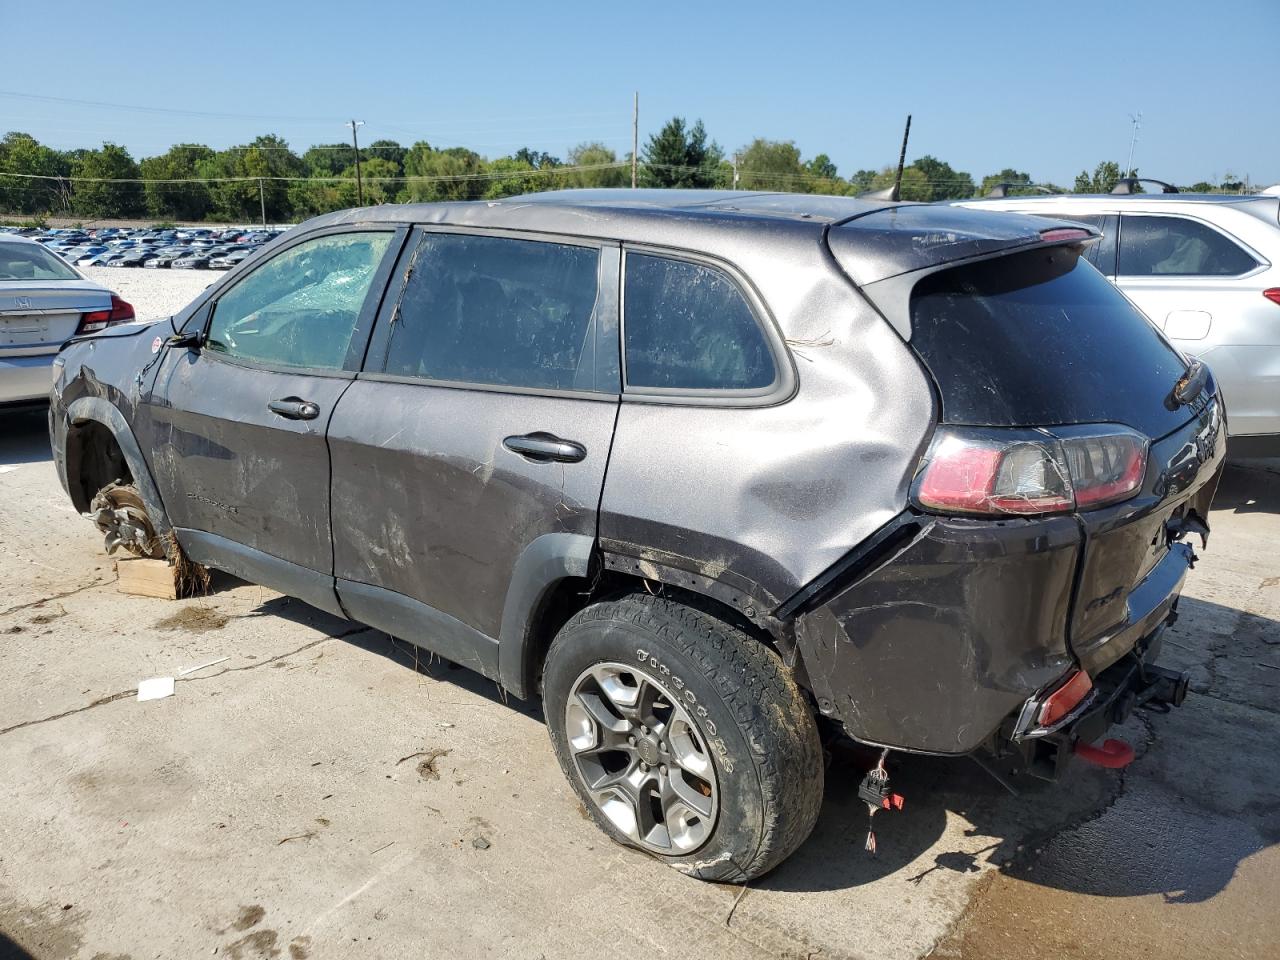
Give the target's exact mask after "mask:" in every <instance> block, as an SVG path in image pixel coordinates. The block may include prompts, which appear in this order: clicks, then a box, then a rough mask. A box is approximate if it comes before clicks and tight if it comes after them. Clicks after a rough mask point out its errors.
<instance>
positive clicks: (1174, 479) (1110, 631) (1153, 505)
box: [1069, 398, 1227, 674]
mask: <svg viewBox="0 0 1280 960" xmlns="http://www.w3.org/2000/svg"><path fill="white" fill-rule="evenodd" d="M1183 409H1184V412H1186V413H1187V414H1189V415H1190V419H1189V420H1188V421H1187V422H1186V423H1185V424H1184V425H1183V426H1182V427H1180V428H1179V429H1177V430H1175V431H1174V432H1172V433H1170V434H1168V435H1167V436H1165V437H1163V438H1162V439H1160V440H1157V441H1155V442H1154V443H1152V445H1151V452H1150V457H1149V459H1148V465H1147V474H1146V477H1145V478H1144V480H1143V485H1142V491H1141V492H1140V493H1139V495H1138V496H1136V497H1134V498H1133V499H1131V500H1126V501H1125V502H1123V503H1120V504H1117V505H1115V506H1114V507H1107V508H1103V509H1100V510H1090V511H1084V512H1082V513H1080V514H1078V517H1079V519H1080V523H1081V526H1082V528H1083V532H1084V537H1085V546H1084V552H1083V557H1082V560H1081V565H1080V574H1079V578H1078V580H1077V587H1076V597H1075V602H1074V604H1073V608H1072V615H1071V626H1070V630H1069V636H1070V642H1071V649H1072V652H1073V653H1074V654H1075V655H1076V657H1077V658H1078V659H1079V660H1080V663H1081V665H1082V666H1083V667H1084V668H1085V669H1086V670H1087V671H1088V672H1089V673H1090V674H1095V673H1097V672H1098V671H1100V670H1103V669H1105V668H1106V667H1107V666H1109V665H1110V664H1112V663H1114V662H1115V661H1116V660H1117V659H1119V658H1120V657H1121V656H1123V655H1124V654H1125V653H1127V652H1128V651H1129V650H1130V649H1132V647H1133V645H1134V643H1136V642H1137V641H1138V640H1139V639H1141V638H1142V637H1144V636H1146V635H1147V634H1148V633H1150V632H1151V630H1153V629H1154V628H1155V627H1156V625H1157V624H1159V623H1160V622H1161V621H1162V620H1164V619H1165V617H1166V616H1167V615H1168V613H1169V611H1170V610H1171V609H1172V608H1173V605H1174V603H1175V601H1176V599H1177V594H1178V591H1179V590H1180V589H1181V586H1182V581H1183V579H1184V577H1185V576H1186V572H1187V570H1188V569H1189V568H1190V565H1191V562H1192V561H1193V560H1194V554H1193V553H1192V552H1191V547H1190V545H1189V543H1177V542H1175V540H1176V538H1177V537H1179V536H1185V535H1186V534H1190V533H1194V532H1197V531H1199V530H1200V529H1201V526H1200V525H1203V529H1204V530H1205V531H1206V532H1207V519H1208V516H1209V504H1210V502H1211V501H1212V500H1213V494H1214V492H1215V490H1216V489H1217V485H1218V477H1219V475H1220V473H1221V467H1222V463H1223V460H1224V458H1225V456H1226V442H1227V437H1226V430H1225V428H1224V425H1223V418H1222V412H1221V405H1220V403H1219V401H1218V400H1217V399H1216V398H1215V399H1212V400H1208V401H1197V403H1196V405H1195V407H1194V409H1193V408H1183ZM1192 539H1196V538H1192Z"/></svg>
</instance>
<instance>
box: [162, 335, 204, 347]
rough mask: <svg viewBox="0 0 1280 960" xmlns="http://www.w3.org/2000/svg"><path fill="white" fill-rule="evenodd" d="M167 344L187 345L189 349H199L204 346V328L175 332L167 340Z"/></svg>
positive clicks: (174, 345) (171, 345)
mask: <svg viewBox="0 0 1280 960" xmlns="http://www.w3.org/2000/svg"><path fill="white" fill-rule="evenodd" d="M165 346H169V347H186V348H187V349H188V350H199V349H200V348H201V347H202V346H204V332H203V331H202V330H190V331H187V332H186V333H175V334H174V335H173V336H172V337H170V338H169V339H168V340H166V341H165Z"/></svg>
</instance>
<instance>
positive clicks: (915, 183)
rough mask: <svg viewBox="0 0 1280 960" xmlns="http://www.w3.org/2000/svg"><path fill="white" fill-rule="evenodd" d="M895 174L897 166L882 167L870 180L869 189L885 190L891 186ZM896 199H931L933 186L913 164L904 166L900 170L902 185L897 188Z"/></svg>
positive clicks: (896, 174)
mask: <svg viewBox="0 0 1280 960" xmlns="http://www.w3.org/2000/svg"><path fill="white" fill-rule="evenodd" d="M897 176H898V168H897V167H884V168H883V169H882V170H881V171H880V172H879V173H877V174H876V175H875V179H873V180H872V181H871V189H872V190H887V189H888V188H889V187H892V186H893V182H894V180H896V179H897ZM898 199H899V200H917V201H920V202H923V203H928V202H929V201H930V200H932V199H933V188H932V187H930V186H929V181H928V180H926V179H925V176H924V174H923V173H922V172H921V171H920V170H918V169H917V168H916V167H915V166H914V165H912V166H910V167H904V168H903V170H902V186H901V188H900V189H899V190H898Z"/></svg>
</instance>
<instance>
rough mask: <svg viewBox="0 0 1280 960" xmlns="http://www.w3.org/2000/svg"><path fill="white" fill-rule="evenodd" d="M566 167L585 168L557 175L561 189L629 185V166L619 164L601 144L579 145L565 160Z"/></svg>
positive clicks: (613, 155) (613, 154) (615, 157)
mask: <svg viewBox="0 0 1280 960" xmlns="http://www.w3.org/2000/svg"><path fill="white" fill-rule="evenodd" d="M566 166H569V167H586V168H589V169H585V170H565V171H563V172H561V173H560V174H559V175H557V177H556V180H557V181H558V185H559V186H563V187H584V188H595V187H625V186H629V185H630V183H631V167H630V164H626V163H620V162H619V161H618V155H617V154H616V153H614V152H613V151H612V150H610V149H609V148H608V147H606V146H605V145H604V144H602V143H580V144H578V145H577V146H576V147H574V148H573V149H572V150H570V151H569V155H568V157H567V158H566Z"/></svg>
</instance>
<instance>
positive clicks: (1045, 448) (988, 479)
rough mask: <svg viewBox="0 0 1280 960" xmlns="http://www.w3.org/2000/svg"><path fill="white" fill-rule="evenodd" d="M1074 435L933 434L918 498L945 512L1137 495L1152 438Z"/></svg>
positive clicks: (1041, 508) (993, 511) (1110, 431)
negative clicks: (1149, 442)
mask: <svg viewBox="0 0 1280 960" xmlns="http://www.w3.org/2000/svg"><path fill="white" fill-rule="evenodd" d="M1071 432H1072V435H1070V436H1062V437H1057V436H1052V435H1049V434H1047V433H1045V434H1041V435H1037V434H1036V433H1035V432H1034V431H1026V430H1020V431H1001V430H998V429H990V430H972V429H970V430H963V429H952V428H946V429H943V430H940V431H939V432H938V434H937V436H935V437H934V441H933V444H932V446H931V447H930V448H929V453H928V455H927V457H926V462H925V465H924V469H923V470H922V471H921V474H920V477H919V481H918V483H917V486H916V491H915V500H916V503H917V504H918V505H919V506H920V507H922V508H924V509H926V510H934V511H939V512H942V513H963V514H986V515H989V516H996V515H1001V514H1038V513H1061V512H1063V511H1066V510H1071V509H1080V510H1083V509H1088V508H1091V507H1100V506H1103V505H1105V504H1108V503H1116V502H1118V501H1120V500H1124V499H1126V498H1128V497H1131V496H1133V495H1134V494H1135V493H1137V492H1138V490H1139V488H1141V486H1142V478H1143V475H1144V474H1145V473H1146V465H1147V441H1146V440H1145V439H1144V438H1143V437H1140V436H1139V435H1138V434H1136V433H1133V432H1132V431H1130V430H1127V429H1125V428H1123V427H1114V426H1109V425H1101V426H1094V427H1089V428H1087V432H1083V433H1080V432H1077V431H1076V429H1075V428H1073V429H1072V431H1071Z"/></svg>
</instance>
